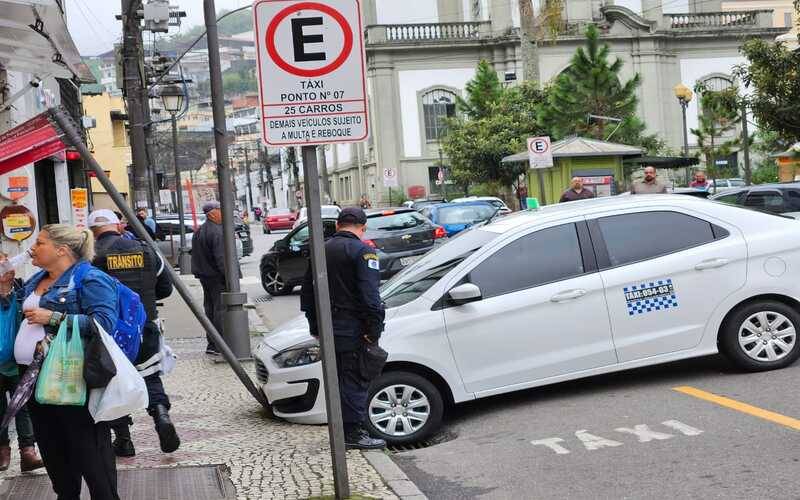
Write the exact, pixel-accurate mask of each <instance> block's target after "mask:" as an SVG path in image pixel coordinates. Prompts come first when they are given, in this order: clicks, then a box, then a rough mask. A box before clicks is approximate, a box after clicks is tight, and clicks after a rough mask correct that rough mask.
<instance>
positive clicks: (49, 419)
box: [0, 224, 119, 500]
mask: <svg viewBox="0 0 800 500" xmlns="http://www.w3.org/2000/svg"><path fill="white" fill-rule="evenodd" d="M31 255H32V258H33V264H34V265H35V266H38V267H39V268H41V269H42V271H40V272H38V273H36V274H35V275H34V276H33V277H32V278H31V279H29V280H28V281H27V282H25V284H24V285H23V287H22V289H21V290H19V291H17V292H12V291H11V283H10V282H8V281H7V275H4V276H3V277H1V278H0V295H8V294H9V293H16V294H17V300H20V301H22V311H23V315H24V318H25V319H24V320H23V321H22V324H21V325H20V329H19V332H18V333H17V339H16V341H15V344H14V357H15V359H16V361H17V364H19V365H20V368H21V370H24V369H25V368H26V367H27V365H29V364H30V363H31V361H32V360H33V354H34V351H35V350H36V348H37V344H38V342H39V341H40V340H42V339H43V338H44V337H45V335H46V334H48V333H49V334H53V335H55V334H56V333H57V331H58V327H59V325H60V324H61V322H62V321H69V322H70V323H71V322H72V319H73V317H75V316H77V318H78V322H79V324H80V330H81V331H80V333H81V337H83V338H84V341H85V340H86V339H87V336H90V335H92V332H93V330H92V329H91V328H89V325H90V324H91V322H92V321H93V320H94V321H97V323H98V324H100V325H101V326H102V327H103V328H104V329H106V330H107V331H113V328H114V325H115V324H116V318H117V310H116V307H117V290H116V284H115V282H114V280H113V279H112V278H111V277H109V276H108V275H107V274H105V273H104V272H102V271H100V270H99V269H96V268H93V267H91V264H89V262H90V261H91V260H92V257H93V256H94V238H93V237H92V233H91V231H89V230H88V229H85V230H79V229H76V228H74V227H72V226H69V225H66V224H51V225H48V226H44V227H43V228H42V230H41V231H40V232H39V236H38V238H37V239H36V243H35V244H34V245H33V247H31ZM81 266H90V267H91V269H89V270H88V272H87V273H86V274H85V276H84V278H83V280H82V283H81V284H80V285H81V287H80V290H77V289H76V287H75V285H76V283H75V280H74V279H73V275H74V274H75V271H76V270H77V269H79V268H81V269H82V267H81ZM9 274H10V273H9ZM28 409H29V411H30V414H31V420H32V422H33V431H34V434H35V436H36V441H37V442H38V443H39V451H40V452H41V454H42V459H43V460H44V465H45V468H46V469H47V475H48V476H50V481H51V482H52V483H53V490H55V492H56V495H57V496H58V498H59V500H78V499H79V498H80V493H81V479H83V480H85V481H86V484H87V485H88V487H89V493H90V495H91V498H92V499H93V500H119V495H118V494H117V471H116V462H115V459H114V452H113V450H112V448H111V433H110V431H109V427H108V423H106V422H99V423H95V422H94V420H93V419H92V417H91V415H90V414H89V411H88V409H87V408H86V406H62V405H47V404H40V403H38V402H37V401H36V398H35V397H33V398H31V399H30V401H29V403H28Z"/></svg>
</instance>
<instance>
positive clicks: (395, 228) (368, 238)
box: [261, 208, 446, 295]
mask: <svg viewBox="0 0 800 500" xmlns="http://www.w3.org/2000/svg"><path fill="white" fill-rule="evenodd" d="M366 213H367V232H366V234H365V235H364V242H365V243H366V244H367V245H369V246H371V247H373V248H375V253H376V254H377V255H378V259H379V261H380V266H381V268H380V269H381V278H382V279H387V278H389V277H391V276H392V275H394V274H396V273H397V272H398V271H400V270H401V269H403V267H405V266H407V265H408V264H410V263H412V262H413V261H415V260H417V259H419V258H420V257H422V256H423V255H424V254H425V253H427V252H428V251H429V250H430V249H432V248H433V245H434V243H435V241H436V240H437V239H439V238H444V237H445V236H446V233H445V231H444V228H442V227H440V226H437V225H435V224H433V223H432V222H431V221H429V220H428V219H426V218H425V217H423V216H422V215H420V214H419V213H418V212H417V211H416V210H413V209H411V208H395V209H388V210H381V209H371V210H366ZM334 232H336V220H335V219H323V233H324V235H325V237H326V238H328V237H330V236H331V235H333V233H334ZM308 240H309V234H308V223H307V222H303V223H302V224H301V225H299V226H297V227H296V228H295V229H293V230H292V231H291V232H290V233H289V234H287V235H286V236H285V237H284V238H282V239H280V240H278V241H276V242H275V244H274V245H273V246H272V248H271V249H270V250H269V252H267V253H265V254H264V255H263V256H262V257H261V284H262V285H263V287H264V290H266V291H267V293H269V294H270V295H286V294H288V293H291V292H292V290H294V288H295V287H296V286H298V285H300V284H301V283H302V281H303V277H304V276H305V273H306V269H307V268H308V258H309V241H308Z"/></svg>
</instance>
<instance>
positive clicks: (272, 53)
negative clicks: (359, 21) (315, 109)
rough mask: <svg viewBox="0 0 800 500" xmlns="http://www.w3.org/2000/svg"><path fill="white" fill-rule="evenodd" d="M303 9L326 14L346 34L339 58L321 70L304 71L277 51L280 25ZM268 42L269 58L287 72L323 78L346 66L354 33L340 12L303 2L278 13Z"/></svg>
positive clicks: (268, 35) (271, 24) (268, 31)
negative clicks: (277, 32) (276, 38)
mask: <svg viewBox="0 0 800 500" xmlns="http://www.w3.org/2000/svg"><path fill="white" fill-rule="evenodd" d="M303 9H310V10H318V11H320V12H323V13H325V14H328V15H329V16H331V17H332V18H333V19H334V20H335V21H336V22H337V23H338V24H339V27H340V28H342V32H343V33H344V46H343V47H342V51H341V52H340V53H339V56H338V57H337V58H336V59H335V60H334V61H333V62H332V63H330V64H328V65H325V66H323V67H321V68H317V69H304V68H298V67H297V66H292V65H291V64H289V63H288V62H286V60H285V59H283V58H282V57H281V56H280V54H278V51H277V50H275V31H277V29H278V24H280V23H281V21H283V20H284V19H286V17H287V16H289V15H290V14H294V13H295V12H297V11H299V10H303ZM266 42H267V53H268V54H269V57H270V58H271V59H272V60H273V61H274V62H275V64H277V65H278V67H279V68H281V69H282V70H284V71H286V72H287V73H291V74H293V75H297V76H322V75H325V74H327V73H330V72H331V71H333V70H335V69H336V68H338V67H339V66H341V65H342V64H344V62H345V60H346V59H347V57H348V56H349V55H350V51H352V50H353V33H352V31H351V29H350V25H349V24H347V20H346V19H345V18H344V16H343V15H341V14H340V13H339V11H338V10H336V9H334V8H332V7H329V6H328V5H323V4H321V3H316V2H301V3H298V4H294V5H292V6H290V7H286V8H285V9H283V10H282V11H280V12H278V14H277V15H276V16H275V17H274V18H273V19H272V21H271V22H270V23H269V26H268V27H267V34H266Z"/></svg>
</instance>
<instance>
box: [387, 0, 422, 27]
mask: <svg viewBox="0 0 800 500" xmlns="http://www.w3.org/2000/svg"><path fill="white" fill-rule="evenodd" d="M375 10H376V11H377V17H378V24H403V23H435V22H436V21H437V19H438V13H437V9H436V1H435V0H403V1H398V0H375Z"/></svg>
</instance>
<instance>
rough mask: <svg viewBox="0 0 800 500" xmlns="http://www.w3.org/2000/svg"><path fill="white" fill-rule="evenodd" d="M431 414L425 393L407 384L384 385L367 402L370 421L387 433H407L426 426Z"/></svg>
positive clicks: (400, 435) (401, 435)
mask: <svg viewBox="0 0 800 500" xmlns="http://www.w3.org/2000/svg"><path fill="white" fill-rule="evenodd" d="M430 415H431V406H430V402H429V401H428V397H427V396H426V395H425V393H423V392H422V391H421V390H419V389H417V388H416V387H414V386H411V385H407V384H396V385H390V386H388V387H384V388H383V389H381V390H380V391H378V392H377V393H375V395H374V396H373V397H372V401H370V403H369V419H370V421H371V422H372V425H374V426H375V428H376V429H378V430H380V431H381V432H383V433H384V434H386V435H388V436H395V437H404V436H410V435H411V434H414V433H415V432H417V431H419V430H420V429H421V428H422V427H424V426H425V424H426V423H427V422H428V418H430Z"/></svg>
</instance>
